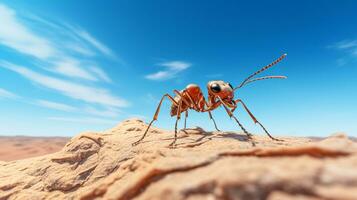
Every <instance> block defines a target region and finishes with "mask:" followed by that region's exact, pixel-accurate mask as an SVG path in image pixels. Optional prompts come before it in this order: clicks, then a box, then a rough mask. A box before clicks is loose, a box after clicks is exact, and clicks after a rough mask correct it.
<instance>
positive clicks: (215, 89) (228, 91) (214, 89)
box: [207, 81, 234, 101]
mask: <svg viewBox="0 0 357 200" xmlns="http://www.w3.org/2000/svg"><path fill="white" fill-rule="evenodd" d="M207 89H208V94H209V95H210V96H214V97H217V96H219V97H220V98H221V99H222V100H224V101H225V100H228V101H231V100H232V99H233V98H234V89H233V86H232V85H231V84H230V83H226V82H224V81H210V82H208V84H207Z"/></svg>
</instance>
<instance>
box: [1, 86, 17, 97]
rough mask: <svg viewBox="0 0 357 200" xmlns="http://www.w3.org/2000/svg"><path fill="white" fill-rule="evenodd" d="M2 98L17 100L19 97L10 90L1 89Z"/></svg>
mask: <svg viewBox="0 0 357 200" xmlns="http://www.w3.org/2000/svg"><path fill="white" fill-rule="evenodd" d="M0 98H8V99H17V98H18V96H17V95H16V94H14V93H12V92H10V91H8V90H5V89H2V88H0Z"/></svg>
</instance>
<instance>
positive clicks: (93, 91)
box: [0, 61, 128, 107]
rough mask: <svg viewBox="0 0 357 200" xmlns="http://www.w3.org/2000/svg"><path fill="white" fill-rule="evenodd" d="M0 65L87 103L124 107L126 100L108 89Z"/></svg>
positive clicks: (9, 64) (3, 64)
mask: <svg viewBox="0 0 357 200" xmlns="http://www.w3.org/2000/svg"><path fill="white" fill-rule="evenodd" d="M0 65H1V66H2V67H4V68H7V69H9V70H12V71H14V72H16V73H18V74H20V75H22V76H23V77H25V78H27V79H29V80H31V81H33V82H34V83H37V84H39V85H41V86H43V87H47V88H50V89H53V90H56V91H58V92H60V93H62V94H63V95H65V96H68V97H71V98H74V99H78V100H82V101H85V102H88V103H96V104H100V105H104V106H113V107H126V106H128V102H127V101H125V100H124V99H121V98H119V97H116V96H113V95H112V94H111V93H110V92H109V91H108V90H106V89H102V88H96V87H92V86H86V85H82V84H78V83H74V82H71V81H66V80H62V79H59V78H54V77H50V76H46V75H43V74H40V73H37V72H34V71H32V70H30V69H28V68H25V67H21V66H18V65H14V64H12V63H9V62H6V61H0Z"/></svg>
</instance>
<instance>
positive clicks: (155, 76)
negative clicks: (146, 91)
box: [145, 61, 192, 80]
mask: <svg viewBox="0 0 357 200" xmlns="http://www.w3.org/2000/svg"><path fill="white" fill-rule="evenodd" d="M157 65H159V66H162V67H165V68H167V69H166V70H161V71H158V72H156V73H152V74H148V75H146V76H145V78H147V79H149V80H167V79H171V78H173V77H175V76H176V75H177V74H178V73H179V72H181V71H184V70H186V69H188V68H189V67H191V65H192V64H191V63H188V62H183V61H170V62H164V63H159V64H157Z"/></svg>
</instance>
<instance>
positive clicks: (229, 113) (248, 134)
mask: <svg viewBox="0 0 357 200" xmlns="http://www.w3.org/2000/svg"><path fill="white" fill-rule="evenodd" d="M218 99H219V101H220V102H221V103H222V105H223V107H224V109H225V110H226V112H227V114H228V115H229V117H231V118H233V119H234V120H235V121H236V122H237V124H238V125H239V127H240V128H241V129H242V130H243V132H244V133H245V134H246V135H247V136H248V138H249V139H251V138H252V136H253V135H252V134H251V133H249V132H248V131H247V130H246V129H245V128H244V127H243V125H242V124H241V123H240V122H239V121H238V119H237V118H236V117H235V116H234V115H233V113H232V112H231V110H229V108H228V107H227V105H226V104H225V103H224V102H223V100H222V99H221V98H219V97H218Z"/></svg>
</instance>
